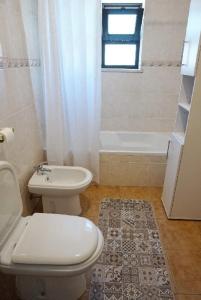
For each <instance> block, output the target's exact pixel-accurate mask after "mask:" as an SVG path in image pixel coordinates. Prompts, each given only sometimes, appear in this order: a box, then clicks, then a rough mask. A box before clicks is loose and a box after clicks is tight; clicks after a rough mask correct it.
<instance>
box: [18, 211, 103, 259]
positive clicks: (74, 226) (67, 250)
mask: <svg viewBox="0 0 201 300" xmlns="http://www.w3.org/2000/svg"><path fill="white" fill-rule="evenodd" d="M97 244H98V232H97V228H96V226H95V225H94V224H93V223H92V222H91V221H90V220H88V219H86V218H82V217H77V216H67V215H58V214H38V213H37V214H34V215H33V216H32V217H30V222H29V223H28V225H27V227H26V229H25V231H24V232H23V234H22V235H21V237H20V239H19V241H18V242H17V244H16V246H15V248H14V250H13V253H12V262H13V263H21V264H41V265H43V264H48V265H74V264H79V263H81V262H83V261H85V260H86V259H88V258H89V257H90V256H91V255H92V254H93V253H94V251H95V250H96V248H97Z"/></svg>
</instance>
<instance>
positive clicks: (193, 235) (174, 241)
mask: <svg viewBox="0 0 201 300" xmlns="http://www.w3.org/2000/svg"><path fill="white" fill-rule="evenodd" d="M105 197H110V198H127V199H129V198H132V199H144V200H147V201H149V202H151V203H152V204H153V207H154V210H155V216H156V219H157V223H158V225H159V229H160V233H161V242H162V244H163V248H164V252H165V254H166V257H167V265H168V267H169V270H170V276H171V279H172V280H171V281H172V287H173V291H174V293H175V298H176V300H198V299H200V300H201V222H199V221H173V220H167V218H166V215H165V213H164V210H163V206H162V204H161V200H160V198H161V189H160V188H150V187H149V188H140V187H104V186H95V185H93V186H91V187H89V188H88V189H87V190H86V191H85V192H84V193H83V195H82V196H81V203H82V207H83V215H84V216H86V217H87V218H89V219H91V220H92V221H93V222H94V223H97V221H98V212H99V204H100V201H101V199H103V198H105ZM13 283H14V281H13V279H12V277H10V276H5V275H1V274H0V300H16V299H17V298H16V296H15V292H14V285H13ZM81 299H82V300H86V297H82V298H81Z"/></svg>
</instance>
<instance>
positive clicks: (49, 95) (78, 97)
mask: <svg viewBox="0 0 201 300" xmlns="http://www.w3.org/2000/svg"><path fill="white" fill-rule="evenodd" d="M38 9H39V36H40V47H41V63H42V70H43V89H44V107H45V109H44V110H45V116H44V118H45V133H46V134H45V139H46V150H47V159H48V162H49V164H57V165H63V164H66V165H75V166H83V167H86V168H88V169H90V170H91V171H92V172H93V174H94V179H95V180H96V181H98V174H99V169H98V167H99V155H98V150H99V127H100V110H101V109H100V103H101V95H100V94H101V92H100V91H101V0H39V1H38Z"/></svg>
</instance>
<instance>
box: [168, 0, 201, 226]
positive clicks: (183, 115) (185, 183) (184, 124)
mask: <svg viewBox="0 0 201 300" xmlns="http://www.w3.org/2000/svg"><path fill="white" fill-rule="evenodd" d="M195 20H196V23H195ZM195 24H196V26H194V25H195ZM200 33H201V1H200V0H191V5H190V10H189V18H188V25H187V31H186V39H185V43H184V51H183V60H182V67H181V74H182V80H181V88H180V94H179V100H178V111H177V118H176V124H175V129H174V132H173V133H172V135H171V139H170V142H169V149H168V161H167V170H166V176H165V182H164V188H163V195H162V201H163V205H164V208H165V211H166V214H167V216H168V218H172V219H195V220H201V55H200Z"/></svg>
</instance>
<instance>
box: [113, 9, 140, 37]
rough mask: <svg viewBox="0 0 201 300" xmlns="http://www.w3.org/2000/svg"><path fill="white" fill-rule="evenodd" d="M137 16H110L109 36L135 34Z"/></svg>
mask: <svg viewBox="0 0 201 300" xmlns="http://www.w3.org/2000/svg"><path fill="white" fill-rule="evenodd" d="M135 25H136V15H129V14H128V15H113V14H111V15H108V33H109V34H134V33H135Z"/></svg>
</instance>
